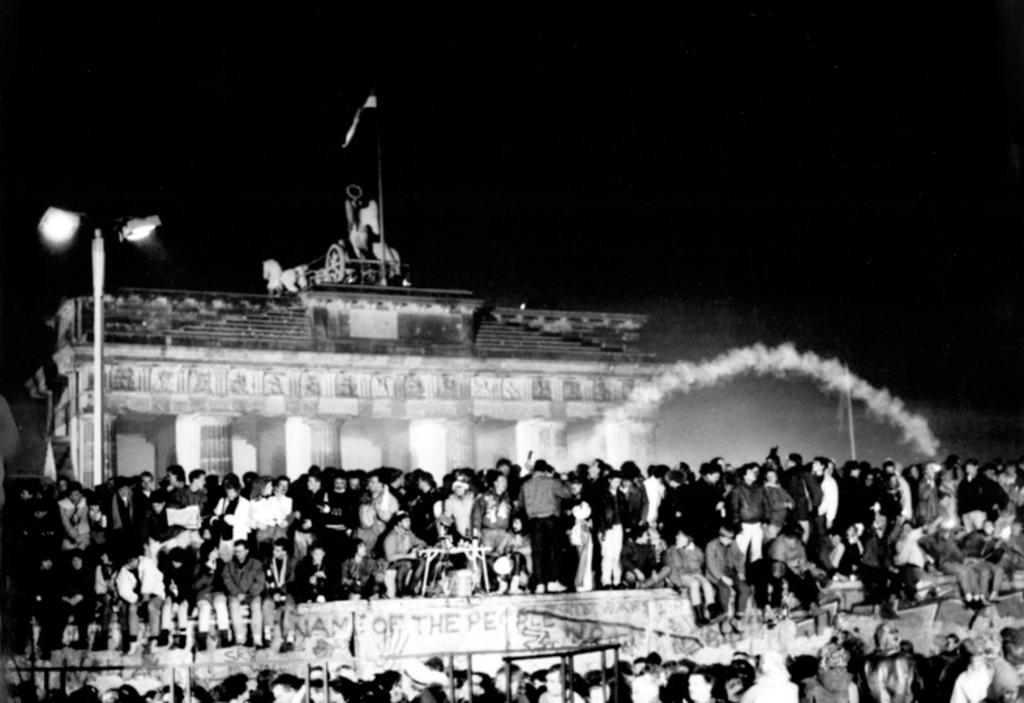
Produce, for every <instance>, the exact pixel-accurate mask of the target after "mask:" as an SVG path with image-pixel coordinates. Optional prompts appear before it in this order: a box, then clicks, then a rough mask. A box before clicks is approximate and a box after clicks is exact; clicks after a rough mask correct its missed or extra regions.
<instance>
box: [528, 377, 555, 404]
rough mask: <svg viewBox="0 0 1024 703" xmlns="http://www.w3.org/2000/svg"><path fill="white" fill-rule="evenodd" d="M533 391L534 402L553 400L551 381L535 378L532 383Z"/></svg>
mask: <svg viewBox="0 0 1024 703" xmlns="http://www.w3.org/2000/svg"><path fill="white" fill-rule="evenodd" d="M531 391H532V394H533V399H534V400H551V397H552V396H551V379H549V378H544V377H543V376H534V377H533V381H532V383H531Z"/></svg>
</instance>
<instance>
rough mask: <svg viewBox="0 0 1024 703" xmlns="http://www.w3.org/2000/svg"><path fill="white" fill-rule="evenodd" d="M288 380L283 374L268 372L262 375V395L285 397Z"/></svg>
mask: <svg viewBox="0 0 1024 703" xmlns="http://www.w3.org/2000/svg"><path fill="white" fill-rule="evenodd" d="M287 382H288V379H287V378H286V377H285V375H284V374H283V373H275V372H273V371H268V372H266V373H265V374H263V393H264V394H266V395H285V389H286V388H287Z"/></svg>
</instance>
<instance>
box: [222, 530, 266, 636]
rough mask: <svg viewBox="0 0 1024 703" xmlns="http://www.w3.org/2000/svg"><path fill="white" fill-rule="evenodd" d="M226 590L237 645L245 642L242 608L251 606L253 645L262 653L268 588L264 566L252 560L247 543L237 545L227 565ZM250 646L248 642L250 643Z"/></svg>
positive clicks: (241, 541) (250, 618)
mask: <svg viewBox="0 0 1024 703" xmlns="http://www.w3.org/2000/svg"><path fill="white" fill-rule="evenodd" d="M223 579H224V590H225V591H227V594H228V612H229V613H230V614H231V626H232V627H233V628H234V630H235V643H236V644H241V643H242V642H243V641H244V640H245V622H243V620H242V604H243V603H244V604H247V605H248V606H249V624H250V625H251V627H252V641H253V643H254V644H255V645H256V647H257V648H259V649H262V648H263V647H264V643H263V589H264V587H265V585H266V579H265V575H264V573H263V564H262V563H261V562H260V561H259V559H256V558H255V557H250V556H249V545H248V544H247V543H246V542H245V540H241V539H240V540H236V541H235V554H234V558H233V559H232V560H231V561H229V562H228V563H226V564H225V565H224V575H223ZM247 643H248V642H247Z"/></svg>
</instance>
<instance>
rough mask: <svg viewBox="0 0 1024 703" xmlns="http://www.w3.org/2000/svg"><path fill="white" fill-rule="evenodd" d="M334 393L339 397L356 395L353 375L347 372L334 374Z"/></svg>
mask: <svg viewBox="0 0 1024 703" xmlns="http://www.w3.org/2000/svg"><path fill="white" fill-rule="evenodd" d="M334 394H335V395H336V396H338V397H340V398H355V397H356V395H358V391H357V386H356V379H355V377H354V376H353V375H352V374H348V373H339V374H337V375H335V377H334Z"/></svg>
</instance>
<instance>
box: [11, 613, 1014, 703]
mask: <svg viewBox="0 0 1024 703" xmlns="http://www.w3.org/2000/svg"><path fill="white" fill-rule="evenodd" d="M1000 635H1001V642H997V641H984V640H979V641H975V640H972V639H966V640H963V641H961V640H960V639H959V638H958V637H957V636H956V635H949V636H947V637H946V640H945V643H944V646H943V647H942V649H941V651H937V652H933V653H930V654H929V655H924V654H922V653H919V652H917V651H915V649H914V647H913V645H912V644H911V643H910V642H909V641H907V640H902V639H901V638H900V633H899V630H898V629H897V628H896V627H895V625H893V624H892V623H885V624H883V625H881V626H879V627H878V629H877V630H876V631H875V633H874V636H873V638H872V639H873V641H872V642H865V641H864V640H863V639H862V638H861V637H860V636H859V635H857V634H856V633H851V632H848V631H839V632H838V633H837V634H836V635H835V636H834V637H832V639H831V640H830V641H829V642H828V643H827V644H826V645H825V646H824V647H823V648H822V649H821V650H820V651H819V652H818V653H817V655H816V656H812V655H804V656H795V657H790V658H788V659H787V658H786V657H784V655H783V654H781V653H779V652H776V651H771V650H770V651H767V652H765V653H764V654H762V655H760V656H755V655H751V654H748V653H745V652H742V651H737V652H735V653H734V654H733V655H732V657H731V660H729V661H725V662H719V663H717V664H713V665H708V664H698V663H696V662H694V661H693V660H690V659H680V660H671V661H666V660H663V659H662V657H661V656H660V655H658V654H657V653H650V654H648V655H647V656H643V657H639V658H637V659H635V660H633V661H631V662H630V661H620V662H618V663H617V664H615V665H613V666H609V667H608V668H606V669H604V670H602V669H600V668H598V669H585V668H583V669H582V670H581V669H580V668H578V664H577V666H573V667H570V666H567V663H566V662H564V661H563V662H562V663H558V664H555V665H552V666H543V667H541V668H539V669H537V670H534V671H529V672H528V671H526V670H524V669H523V668H522V667H520V666H519V665H517V664H516V663H515V662H514V661H513V662H508V663H506V664H505V665H503V666H502V667H501V668H499V669H498V670H497V671H496V672H494V675H493V676H491V675H489V674H487V673H483V672H481V671H478V670H476V669H466V670H458V669H453V668H450V667H447V666H446V665H445V662H444V661H442V660H441V659H440V658H436V657H435V658H433V659H429V660H426V661H416V660H409V661H406V662H404V663H402V664H400V665H399V666H398V667H397V668H395V669H389V670H386V671H383V672H381V673H378V674H376V675H375V676H372V677H370V676H365V677H360V676H358V675H356V672H355V671H354V670H352V669H342V670H337V671H335V672H333V673H330V672H325V671H324V669H323V668H322V667H320V666H315V667H313V668H311V670H310V672H308V677H307V676H301V677H300V676H297V675H295V674H292V673H287V672H279V671H277V672H275V671H272V670H270V669H265V670H263V671H261V672H259V673H258V674H257V675H256V676H254V677H249V676H247V675H246V674H244V673H236V674H232V675H230V676H228V677H227V678H225V679H224V680H222V681H221V682H219V683H217V684H216V685H213V686H210V687H204V686H203V685H202V684H201V683H200V682H197V681H193V682H191V683H190V686H189V690H188V693H187V695H186V692H185V690H184V689H183V687H182V686H180V685H175V684H170V685H163V686H159V685H155V686H151V687H150V688H148V689H147V688H143V692H140V691H139V689H138V688H136V687H134V686H132V685H130V684H123V685H121V686H118V687H115V688H109V689H107V690H106V691H104V692H102V693H101V692H100V691H99V689H98V688H96V686H94V685H92V684H89V683H87V684H85V685H83V686H81V687H80V688H77V689H76V690H74V691H73V692H71V693H70V694H67V693H65V692H63V691H59V690H54V691H51V692H50V693H49V694H48V695H47V696H46V697H45V701H46V703H182V702H183V701H185V700H186V699H188V700H190V701H196V703H306V701H311V702H313V703H324V702H325V701H328V700H330V701H337V702H338V703H345V702H353V703H501V702H502V701H512V702H513V703H861V702H862V701H863V702H864V703H868V702H870V703H896V702H899V703H982V702H983V701H991V702H1001V703H1012V702H1013V701H1017V700H1019V699H1020V696H1021V685H1022V676H1021V673H1022V670H1024V630H1017V629H1013V628H1007V629H1005V630H1003V631H1002V632H1001V633H1000ZM13 693H14V695H15V696H17V697H18V699H19V700H21V701H22V703H30V701H31V702H33V703H34V702H35V701H38V700H39V698H38V697H37V696H36V691H35V689H34V688H33V687H31V686H30V685H25V686H22V687H21V688H20V689H17V690H15V691H13Z"/></svg>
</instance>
